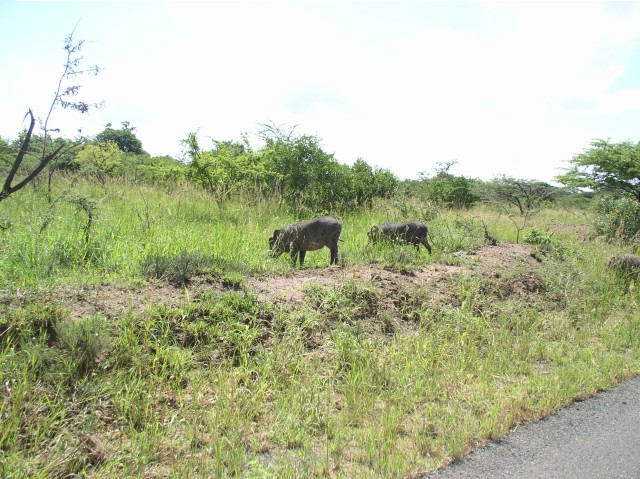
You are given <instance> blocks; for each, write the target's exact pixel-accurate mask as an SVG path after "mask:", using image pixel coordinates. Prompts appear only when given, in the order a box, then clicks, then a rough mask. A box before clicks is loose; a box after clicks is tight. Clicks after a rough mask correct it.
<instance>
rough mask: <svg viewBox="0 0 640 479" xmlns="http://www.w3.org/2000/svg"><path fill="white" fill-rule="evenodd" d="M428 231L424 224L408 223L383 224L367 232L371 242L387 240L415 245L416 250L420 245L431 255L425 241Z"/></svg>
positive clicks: (428, 245)
mask: <svg viewBox="0 0 640 479" xmlns="http://www.w3.org/2000/svg"><path fill="white" fill-rule="evenodd" d="M428 233H429V230H428V228H427V225H425V224H424V223H418V222H417V221H409V222H407V223H384V224H381V225H377V226H374V227H373V228H371V231H369V238H370V239H371V241H374V242H375V241H378V240H387V241H393V242H404V243H408V244H413V245H415V247H416V249H418V250H419V249H420V245H421V244H422V245H424V247H425V248H427V251H428V252H429V254H431V245H430V244H429V241H428V240H427V235H428Z"/></svg>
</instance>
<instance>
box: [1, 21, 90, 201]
mask: <svg viewBox="0 0 640 479" xmlns="http://www.w3.org/2000/svg"><path fill="white" fill-rule="evenodd" d="M73 33H74V32H71V33H70V34H69V36H67V38H65V41H64V50H65V51H66V62H65V66H64V71H63V73H62V75H61V76H60V79H59V81H58V87H57V89H56V91H55V93H54V97H53V101H52V102H51V106H50V108H49V112H48V113H47V116H46V118H45V120H44V124H43V127H42V130H43V141H42V144H41V146H40V148H39V152H38V160H37V164H36V165H35V166H33V167H31V168H26V171H24V172H23V173H22V174H20V172H21V171H22V168H21V167H22V166H23V162H24V159H25V157H26V156H27V154H28V153H29V152H30V151H31V142H32V138H33V135H34V133H33V131H34V128H35V125H36V118H35V116H34V114H33V112H32V111H31V108H29V109H28V111H27V113H26V114H25V118H27V117H28V118H29V128H28V129H27V130H26V133H25V135H24V138H23V139H22V141H21V143H20V148H19V150H18V153H17V155H16V157H15V160H14V161H13V164H12V165H11V168H10V169H9V173H8V174H7V177H6V178H5V181H4V184H3V186H2V190H0V201H3V200H6V199H7V198H8V197H9V196H11V195H12V194H13V193H15V192H17V191H19V190H21V189H22V188H24V187H25V186H26V185H28V184H29V183H30V182H31V181H33V180H34V179H35V178H36V177H37V176H38V175H39V174H40V173H41V172H42V170H44V169H45V168H46V167H47V165H49V164H51V163H52V162H53V161H55V160H56V159H57V158H59V157H61V156H62V155H63V154H64V153H66V152H68V151H70V150H71V149H74V148H76V147H77V146H78V144H79V142H61V144H58V145H54V141H53V139H52V138H51V135H50V133H51V132H52V131H54V130H52V129H50V128H49V120H50V118H51V114H52V113H53V110H54V109H55V108H56V107H60V108H63V109H67V108H71V109H73V110H76V111H79V112H80V113H86V112H88V111H89V110H90V109H91V108H93V107H100V104H95V103H94V104H89V103H86V102H84V101H74V97H76V96H77V95H78V92H79V90H80V85H74V84H69V80H72V79H74V78H77V77H79V76H82V75H85V74H91V75H97V74H98V72H99V68H98V67H97V66H95V65H94V66H92V67H90V68H88V69H82V68H80V65H81V63H82V57H81V56H80V55H79V53H80V51H81V50H82V46H83V45H84V41H78V42H74V39H73ZM17 176H21V179H19V180H18V179H17V178H16V177H17ZM14 182H16V183H14Z"/></svg>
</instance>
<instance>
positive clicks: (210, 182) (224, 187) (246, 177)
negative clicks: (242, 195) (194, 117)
mask: <svg viewBox="0 0 640 479" xmlns="http://www.w3.org/2000/svg"><path fill="white" fill-rule="evenodd" d="M213 143H214V147H213V149H211V150H210V151H202V150H201V149H200V144H199V141H198V135H197V132H192V133H189V134H188V135H187V138H185V139H184V140H183V141H182V144H183V146H184V149H185V152H186V156H187V157H188V158H189V164H188V165H187V172H186V176H187V178H188V179H190V180H191V181H194V182H195V183H197V184H199V185H200V186H201V187H202V188H204V189H205V190H207V191H208V192H209V193H211V194H212V195H213V197H214V199H215V201H216V203H217V204H218V207H222V205H223V203H224V202H225V201H227V200H228V199H229V198H230V197H231V196H232V195H233V194H235V193H236V192H238V191H240V190H241V189H243V188H257V189H259V188H260V187H261V185H262V184H264V183H265V182H266V178H267V177H268V176H269V173H268V171H266V169H265V168H264V165H263V164H262V162H261V159H260V157H259V156H258V155H256V154H255V152H253V150H252V149H251V148H250V146H249V144H248V141H247V140H246V138H244V139H243V142H234V141H218V140H213Z"/></svg>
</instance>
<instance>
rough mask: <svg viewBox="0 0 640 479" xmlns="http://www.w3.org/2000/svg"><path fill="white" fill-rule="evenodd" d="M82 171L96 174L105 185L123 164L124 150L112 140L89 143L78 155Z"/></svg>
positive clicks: (77, 159)
mask: <svg viewBox="0 0 640 479" xmlns="http://www.w3.org/2000/svg"><path fill="white" fill-rule="evenodd" d="M76 162H77V164H78V165H79V167H80V170H81V172H83V173H85V174H87V175H91V176H94V177H95V178H97V179H98V181H99V182H100V184H102V185H103V186H104V184H105V182H106V180H107V178H108V177H110V176H113V175H115V174H116V172H117V171H118V169H119V168H120V167H121V166H122V152H121V151H120V149H119V148H118V145H116V144H115V143H112V142H104V143H88V144H86V145H85V146H84V147H83V148H82V150H80V151H79V152H78V154H77V155H76Z"/></svg>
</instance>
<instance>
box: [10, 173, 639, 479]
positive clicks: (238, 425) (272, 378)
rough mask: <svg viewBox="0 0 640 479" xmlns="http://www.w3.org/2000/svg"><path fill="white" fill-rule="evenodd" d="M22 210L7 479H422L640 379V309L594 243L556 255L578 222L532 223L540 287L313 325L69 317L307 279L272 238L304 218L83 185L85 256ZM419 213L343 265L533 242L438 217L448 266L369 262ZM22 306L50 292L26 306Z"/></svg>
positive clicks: (455, 280)
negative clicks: (139, 295) (150, 284)
mask: <svg viewBox="0 0 640 479" xmlns="http://www.w3.org/2000/svg"><path fill="white" fill-rule="evenodd" d="M24 193H26V194H24V195H16V198H15V199H14V198H11V200H10V202H9V203H8V204H7V205H4V203H7V202H3V204H0V207H3V208H5V210H3V215H5V216H9V217H11V218H12V225H11V227H10V228H9V229H8V230H6V231H4V232H2V233H0V234H1V235H2V243H1V251H2V257H1V263H0V271H1V273H2V279H1V284H2V285H3V288H5V290H6V294H5V295H4V298H5V302H4V303H3V305H2V309H1V314H0V387H2V392H1V393H0V476H2V477H42V478H45V477H47V478H49V477H95V478H101V477H104V478H107V477H109V478H110V477H175V478H178V477H180V478H185V477H187V478H188V477H193V478H200V477H251V478H255V477H278V478H280V477H292V478H293V477H404V476H406V475H407V474H411V473H416V472H418V471H424V472H427V471H431V470H434V469H435V468H437V467H439V466H441V465H443V464H445V463H447V462H448V461H450V460H451V459H454V458H457V457H461V456H463V455H464V454H466V453H468V452H469V451H470V450H471V449H473V448H474V447H477V446H478V445H479V444H482V443H483V442H485V441H487V440H490V439H493V438H499V437H502V436H503V435H505V434H507V433H508V432H509V430H510V429H511V428H513V427H514V426H516V425H517V424H519V423H521V422H526V421H530V420H534V419H537V418H540V417H542V416H544V415H546V414H548V413H549V412H551V411H553V410H555V409H557V408H558V407H561V406H562V405H565V404H568V403H569V402H571V401H572V400H574V399H575V398H580V397H585V396H588V395H590V394H593V393H595V392H596V391H598V390H600V389H602V388H607V387H610V386H611V385H613V384H615V383H616V382H617V381H619V380H621V379H624V378H626V377H629V376H631V375H634V374H637V373H638V372H639V371H640V333H639V331H640V317H638V314H637V310H638V300H639V299H640V296H639V293H638V291H637V289H636V288H635V285H634V284H633V283H631V284H629V283H628V282H625V281H623V280H622V279H619V278H617V277H616V276H615V274H614V273H612V272H611V271H608V270H607V269H605V268H604V267H603V266H604V265H605V264H606V261H607V258H608V256H609V255H610V254H611V253H612V251H611V250H610V249H607V248H609V247H608V246H605V245H604V244H601V243H599V242H598V241H587V242H585V241H583V240H581V239H580V240H579V239H577V238H576V237H575V236H571V234H569V233H567V231H566V230H563V232H562V233H561V234H560V233H558V235H557V236H556V235H553V236H551V238H552V239H551V240H549V242H548V244H547V243H545V245H546V246H544V247H543V246H542V244H543V241H542V240H540V238H543V239H544V238H545V236H544V235H545V232H546V231H548V230H549V229H550V228H553V227H554V225H557V224H558V223H570V222H571V219H572V218H575V216H571V218H569V217H564V216H563V215H564V213H562V212H545V213H543V214H540V215H539V216H538V217H537V218H536V219H534V224H533V225H532V226H535V227H536V228H537V231H538V232H537V233H536V234H532V235H531V238H532V245H531V249H532V250H533V249H536V251H537V254H538V256H537V257H538V259H539V260H540V261H541V263H540V267H539V268H531V267H525V266H523V267H521V268H520V269H518V268H516V269H514V270H511V271H496V272H495V273H496V274H492V275H490V276H488V277H487V276H477V275H476V276H465V275H462V274H453V275H451V276H449V277H447V278H446V279H444V280H443V281H445V284H442V287H443V288H444V289H445V290H446V291H447V295H448V297H449V298H450V300H449V301H447V302H444V303H433V302H430V301H429V298H431V297H432V295H433V291H431V290H430V289H429V286H427V285H419V284H415V285H411V284H403V283H398V284H394V287H393V288H385V287H384V284H383V283H380V282H363V281H360V280H357V279H351V280H347V281H345V282H342V283H339V284H335V285H332V286H331V287H327V286H323V285H321V284H316V283H313V282H311V283H308V284H307V285H306V286H305V287H304V288H303V291H302V294H303V298H302V300H301V301H300V302H299V303H297V305H296V307H295V308H293V307H291V306H290V305H283V304H281V303H271V302H269V301H266V300H262V301H259V300H258V299H257V297H256V296H255V295H254V294H253V292H252V291H250V290H247V289H246V288H244V289H240V290H239V291H230V292H224V293H218V292H210V293H207V294H202V295H200V296H197V297H191V295H189V294H185V296H184V299H183V300H182V302H181V303H180V304H178V305H176V306H168V305H166V304H162V303H159V304H149V305H148V308H147V309H146V310H144V311H140V310H139V309H134V308H131V309H130V310H128V311H125V312H124V313H123V314H121V315H119V316H117V317H113V316H108V315H94V316H89V317H85V318H80V319H72V318H71V317H70V315H69V312H68V311H67V310H66V309H65V308H64V305H60V304H59V303H58V302H56V301H55V294H56V291H57V290H58V289H59V288H65V287H69V285H73V284H74V283H83V282H95V283H98V282H103V281H111V282H116V283H118V284H120V283H126V282H136V281H145V280H147V279H149V278H158V279H159V280H160V281H164V280H166V281H176V282H177V283H180V282H181V281H180V280H181V279H188V277H189V275H191V274H194V271H204V272H205V274H219V273H221V274H225V275H236V276H237V275H275V274H280V273H281V272H287V271H290V270H291V265H290V262H289V259H288V258H286V257H281V258H278V259H273V258H271V257H270V256H269V255H268V254H267V252H266V245H267V241H266V239H267V238H268V236H269V235H270V234H271V233H272V231H273V229H275V228H277V227H279V226H281V225H283V224H287V223H289V222H291V221H293V219H292V217H291V216H290V215H289V214H288V213H287V212H286V211H284V210H281V209H280V208H279V207H278V205H277V204H276V203H270V202H259V203H256V204H250V203H245V204H241V203H228V204H226V205H225V206H224V208H223V209H222V210H220V209H218V208H217V206H216V205H215V204H214V203H212V202H211V201H210V200H209V199H208V198H207V196H206V195H203V194H202V193H201V192H199V191H196V190H191V189H189V188H186V187H184V188H182V187H180V188H176V189H174V190H173V191H161V190H158V189H153V188H148V187H135V188H134V187H132V186H126V185H123V184H118V183H113V184H108V185H106V190H105V189H104V188H94V187H92V186H91V185H85V188H84V190H83V194H84V195H86V196H89V197H91V198H94V199H98V201H97V202H96V207H95V210H94V216H93V218H94V219H93V222H92V224H91V228H90V230H89V235H88V240H87V236H86V234H85V233H86V229H85V226H86V224H87V223H86V221H87V215H86V211H84V210H81V209H78V208H77V207H76V206H75V204H74V203H73V202H67V201H64V200H61V201H59V202H58V204H56V206H55V208H54V209H53V210H51V209H49V205H48V204H47V203H46V202H45V201H43V200H44V197H41V196H39V193H38V192H37V191H30V192H27V191H25V192H24ZM401 206H402V208H400V207H398V206H397V205H394V204H393V203H389V204H379V205H377V206H376V208H375V209H373V210H369V211H355V212H350V213H349V214H345V215H341V216H340V219H341V220H342V221H343V232H344V233H343V240H344V241H343V242H342V243H341V245H340V247H341V258H340V259H341V262H342V263H343V264H344V265H346V266H347V267H352V266H358V265H365V264H371V263H380V264H382V265H383V266H385V267H392V268H398V269H405V270H407V271H410V270H412V269H415V268H421V267H424V266H425V265H428V264H431V263H443V262H444V263H451V262H461V261H464V260H462V259H459V258H460V255H458V252H460V251H466V252H473V251H474V250H475V249H477V248H478V247H480V246H481V245H482V235H483V227H482V225H483V222H484V223H485V224H487V225H488V226H489V228H490V230H491V232H492V233H493V234H494V235H495V236H497V237H498V239H500V240H501V241H503V242H509V241H513V240H514V238H515V232H514V231H512V229H510V223H509V221H508V220H505V219H504V218H501V217H499V216H497V215H496V214H495V213H493V212H491V211H489V210H485V209H483V208H477V209H475V210H470V211H465V212H433V214H432V216H431V218H430V221H429V228H430V231H431V232H432V240H430V242H431V243H432V245H433V247H434V254H433V255H432V256H429V255H428V254H427V253H426V251H425V250H424V249H423V250H422V251H420V252H416V250H415V248H413V247H408V246H407V247H399V248H384V247H379V246H373V245H370V244H369V243H368V239H367V235H366V233H367V231H368V229H369V228H370V227H371V225H373V224H375V223H378V222H383V221H389V220H396V219H402V218H403V215H405V214H407V211H408V210H409V208H414V209H413V210H412V212H409V214H411V215H412V217H414V218H420V217H424V216H425V215H427V213H428V212H427V211H425V210H424V208H423V207H422V206H421V205H419V204H415V205H413V204H409V205H407V204H406V203H405V204H403V205H401ZM413 215H415V216H413ZM421 215H422V216H421ZM45 222H46V226H45V228H44V229H43V228H42V225H43V224H44V223H45ZM558 231H560V230H558ZM569 231H570V230H569ZM547 236H548V235H547ZM533 238H536V241H537V242H536V241H534V240H533ZM307 258H308V259H307V263H308V266H305V267H308V268H315V267H326V265H327V264H328V262H329V261H328V260H329V253H328V250H325V251H322V252H315V253H310V254H309V255H308V256H307ZM434 267H436V266H434ZM181 286H182V287H183V288H185V289H187V290H188V282H187V283H185V282H183V283H182V284H181ZM25 288H28V289H30V290H36V289H38V288H44V289H46V290H47V293H46V294H44V293H43V294H35V293H34V294H33V298H34V299H33V300H32V301H20V297H21V295H22V294H23V292H24V291H25ZM518 288H520V289H518ZM521 292H522V293H523V294H520V293H521Z"/></svg>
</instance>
